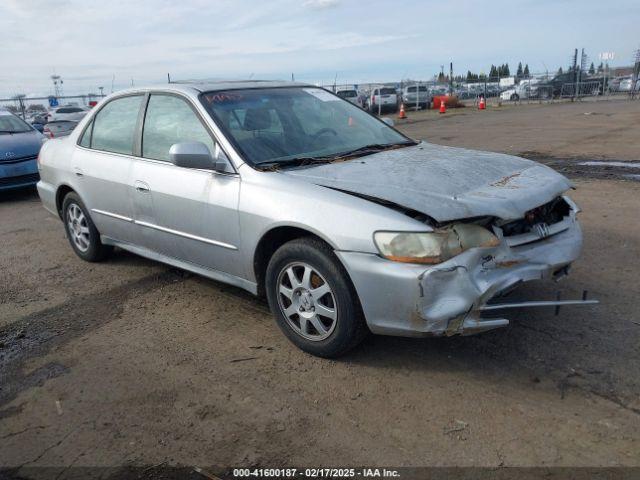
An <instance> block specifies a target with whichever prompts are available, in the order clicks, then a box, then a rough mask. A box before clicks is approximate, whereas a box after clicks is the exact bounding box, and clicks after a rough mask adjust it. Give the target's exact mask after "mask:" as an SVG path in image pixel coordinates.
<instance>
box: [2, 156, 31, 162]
mask: <svg viewBox="0 0 640 480" xmlns="http://www.w3.org/2000/svg"><path fill="white" fill-rule="evenodd" d="M37 158H38V156H37V155H30V156H28V157H20V158H15V157H11V158H4V157H0V163H3V164H5V163H20V162H26V161H28V160H36V159H37Z"/></svg>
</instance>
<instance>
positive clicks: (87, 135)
mask: <svg viewBox="0 0 640 480" xmlns="http://www.w3.org/2000/svg"><path fill="white" fill-rule="evenodd" d="M91 130H93V120H91V123H89V126H88V127H87V128H86V129H85V131H84V133H83V134H82V138H81V139H80V146H81V147H86V148H89V147H90V146H91Z"/></svg>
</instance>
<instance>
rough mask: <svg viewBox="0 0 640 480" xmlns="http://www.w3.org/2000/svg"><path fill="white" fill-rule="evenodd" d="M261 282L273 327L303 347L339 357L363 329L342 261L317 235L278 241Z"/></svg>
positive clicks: (365, 330) (361, 335)
mask: <svg viewBox="0 0 640 480" xmlns="http://www.w3.org/2000/svg"><path fill="white" fill-rule="evenodd" d="M265 288H266V293H267V300H268V301H269V307H270V308H271V311H272V312H273V314H274V316H275V320H276V323H277V324H278V327H280V329H281V330H282V332H283V333H284V334H285V335H286V337H287V338H288V339H289V340H290V341H291V342H292V343H293V344H294V345H296V346H297V347H298V348H300V349H301V350H303V351H305V352H307V353H310V354H312V355H316V356H318V357H324V358H335V357H339V356H341V355H344V354H345V353H347V352H348V351H349V350H351V349H352V348H354V347H355V346H357V345H358V344H359V343H360V342H361V341H362V340H363V339H364V338H365V337H366V335H367V333H368V332H369V330H368V328H367V325H366V322H365V320H364V315H363V313H362V308H361V306H360V301H359V299H358V295H357V293H356V291H355V289H354V287H353V285H352V284H351V280H350V279H349V277H348V274H347V272H346V270H345V269H344V266H343V265H342V264H341V263H340V261H339V260H338V258H337V257H336V256H335V254H334V253H333V251H332V250H331V248H330V247H329V246H328V245H326V244H325V243H324V242H322V241H320V240H318V239H315V238H311V237H305V238H300V239H296V240H292V241H291V242H288V243H286V244H284V245H283V246H282V247H280V248H279V249H278V250H277V251H276V253H274V255H273V256H272V257H271V260H270V261H269V265H268V266H267V272H266V285H265Z"/></svg>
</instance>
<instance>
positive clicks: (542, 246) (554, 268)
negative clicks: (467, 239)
mask: <svg viewBox="0 0 640 480" xmlns="http://www.w3.org/2000/svg"><path fill="white" fill-rule="evenodd" d="M568 221H569V224H568V225H567V227H568V228H566V229H565V230H564V231H562V232H560V233H557V234H555V235H553V236H550V237H548V238H544V239H541V240H538V241H535V242H531V243H527V244H525V245H519V246H509V245H508V244H507V241H506V240H505V239H501V243H500V245H499V246H497V247H493V248H474V249H471V250H467V251H466V252H463V253H462V254H460V255H458V256H456V257H454V258H452V259H450V260H448V261H446V262H444V263H441V264H439V265H436V266H433V267H429V268H426V267H425V266H424V265H415V264H406V263H398V262H393V261H390V260H386V259H384V258H381V257H379V256H377V255H374V254H367V253H357V252H342V251H338V252H336V254H337V255H338V257H339V258H340V260H341V261H342V262H343V264H344V265H345V267H346V268H347V270H348V272H349V274H350V276H351V279H352V280H353V283H354V285H355V288H356V291H357V292H358V296H359V298H360V302H361V304H362V308H363V310H364V314H365V317H366V320H367V324H368V325H369V328H370V329H371V331H372V332H374V333H379V334H385V335H399V336H412V337H415V336H433V335H435V336H437V335H455V334H470V333H477V332H481V331H485V330H491V329H493V328H498V327H502V326H506V325H508V324H509V321H508V320H506V319H495V318H492V319H488V318H482V315H481V313H482V311H483V309H487V307H488V306H487V302H488V301H489V300H490V299H491V298H493V297H494V296H496V294H498V293H500V292H505V291H508V290H509V289H511V288H513V287H515V286H516V285H517V284H519V283H521V282H527V281H531V280H545V279H552V278H553V277H554V275H561V274H563V273H565V272H566V267H567V266H568V265H569V264H570V263H571V262H573V261H574V260H575V259H576V258H578V255H579V254H580V250H581V248H582V232H581V230H580V225H579V224H578V222H577V221H576V220H575V217H574V216H573V215H572V218H571V219H570V220H568ZM576 303H582V302H580V301H578V302H576ZM584 303H590V302H588V301H587V302H584ZM550 304H555V303H553V302H551V303H550ZM523 306H526V305H523Z"/></svg>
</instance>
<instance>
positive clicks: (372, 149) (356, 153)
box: [333, 140, 417, 160]
mask: <svg viewBox="0 0 640 480" xmlns="http://www.w3.org/2000/svg"><path fill="white" fill-rule="evenodd" d="M411 145H417V142H414V141H413V140H411V141H408V142H398V143H372V144H369V145H365V146H363V147H358V148H355V149H353V150H348V151H346V152H341V153H338V154H336V155H335V156H334V157H333V160H344V159H345V158H350V157H361V156H364V155H370V154H372V153H378V152H382V151H384V150H393V149H396V148H402V147H409V146H411Z"/></svg>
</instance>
